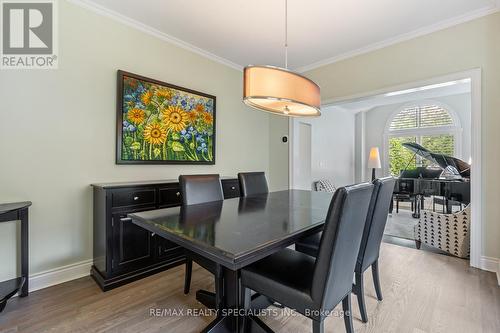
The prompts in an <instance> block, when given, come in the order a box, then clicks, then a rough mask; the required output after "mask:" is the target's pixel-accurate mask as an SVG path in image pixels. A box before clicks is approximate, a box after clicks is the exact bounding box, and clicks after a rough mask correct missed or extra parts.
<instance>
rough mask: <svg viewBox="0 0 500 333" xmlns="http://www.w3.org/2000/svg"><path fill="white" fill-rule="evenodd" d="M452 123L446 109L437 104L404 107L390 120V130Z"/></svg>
mask: <svg viewBox="0 0 500 333" xmlns="http://www.w3.org/2000/svg"><path fill="white" fill-rule="evenodd" d="M450 125H453V118H451V116H450V114H449V113H448V111H446V110H445V109H443V108H442V107H440V106H437V105H426V106H419V107H411V108H406V109H404V110H402V111H401V112H399V113H398V114H397V115H396V116H395V117H394V119H393V120H392V122H391V126H390V130H391V131H393V130H403V129H410V128H422V127H436V126H450Z"/></svg>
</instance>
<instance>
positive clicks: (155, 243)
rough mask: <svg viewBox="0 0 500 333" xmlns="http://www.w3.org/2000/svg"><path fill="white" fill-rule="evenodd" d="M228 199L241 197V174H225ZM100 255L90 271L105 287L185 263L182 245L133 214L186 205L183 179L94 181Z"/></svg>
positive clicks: (96, 252) (96, 245) (96, 247)
mask: <svg viewBox="0 0 500 333" xmlns="http://www.w3.org/2000/svg"><path fill="white" fill-rule="evenodd" d="M221 183H222V189H223V192H224V198H225V199H228V198H234V197H239V196H240V186H239V182H238V179H237V178H234V177H233V178H231V177H222V178H221ZM92 187H93V195H94V199H93V200H94V223H93V224H94V260H93V265H92V269H91V273H90V275H91V276H92V277H93V278H94V280H95V281H96V282H97V284H98V285H99V286H100V287H101V289H102V290H103V291H107V290H110V289H113V288H115V287H118V286H121V285H124V284H126V283H129V282H132V281H135V280H138V279H141V278H143V277H146V276H149V275H151V274H155V273H158V272H160V271H163V270H165V269H169V268H172V267H174V266H177V265H181V264H184V263H185V261H186V259H185V250H184V249H183V248H182V247H181V246H179V245H178V244H176V243H174V242H171V241H169V240H167V239H164V238H162V237H159V236H158V235H156V234H155V233H154V232H149V231H147V230H146V229H144V228H141V227H139V226H137V225H136V224H134V223H132V219H131V218H129V217H128V216H127V215H128V214H131V213H138V212H142V211H146V210H154V209H160V208H168V207H175V206H180V205H181V202H182V198H181V193H180V191H181V190H180V186H179V182H178V180H177V179H173V180H157V181H133V182H117V183H116V182H115V183H100V184H92Z"/></svg>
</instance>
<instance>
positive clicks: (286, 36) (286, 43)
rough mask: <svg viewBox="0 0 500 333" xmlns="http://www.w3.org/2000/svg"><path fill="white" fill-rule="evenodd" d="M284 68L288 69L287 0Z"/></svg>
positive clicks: (286, 3)
mask: <svg viewBox="0 0 500 333" xmlns="http://www.w3.org/2000/svg"><path fill="white" fill-rule="evenodd" d="M285 68H287V69H288V0H285Z"/></svg>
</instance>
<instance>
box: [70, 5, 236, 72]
mask: <svg viewBox="0 0 500 333" xmlns="http://www.w3.org/2000/svg"><path fill="white" fill-rule="evenodd" d="M66 1H68V2H70V3H73V4H75V5H77V6H80V7H83V8H86V9H89V10H91V11H93V12H95V13H97V14H100V15H102V16H106V17H109V18H111V19H113V20H115V21H118V22H120V23H122V24H125V25H128V26H129V27H132V28H135V29H137V30H140V31H142V32H144V33H146V34H149V35H151V36H154V37H156V38H159V39H161V40H163V41H165V42H168V43H170V44H173V45H175V46H178V47H180V48H183V49H185V50H188V51H191V52H193V53H196V54H198V55H200V56H202V57H205V58H207V59H210V60H212V61H215V62H217V63H220V64H222V65H226V66H228V67H231V68H233V69H236V70H238V71H242V70H243V66H241V65H239V64H237V63H235V62H232V61H230V60H227V59H225V58H222V57H219V56H218V55H215V54H213V53H211V52H208V51H205V50H203V49H201V48H199V47H197V46H194V45H192V44H190V43H187V42H184V41H182V40H180V39H178V38H176V37H173V36H170V35H168V34H166V33H164V32H161V31H159V30H157V29H155V28H153V27H151V26H149V25H146V24H144V23H141V22H139V21H136V20H134V19H131V18H130V17H127V16H125V15H122V14H120V13H117V12H115V11H113V10H110V9H108V8H106V7H103V6H101V5H98V4H96V3H95V2H93V1H90V0H66Z"/></svg>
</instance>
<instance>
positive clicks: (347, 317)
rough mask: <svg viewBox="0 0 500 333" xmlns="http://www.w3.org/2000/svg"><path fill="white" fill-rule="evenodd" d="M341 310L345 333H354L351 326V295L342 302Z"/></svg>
mask: <svg viewBox="0 0 500 333" xmlns="http://www.w3.org/2000/svg"><path fill="white" fill-rule="evenodd" d="M342 310H344V324H345V330H346V332H347V333H354V326H353V324H352V306H351V293H349V294H347V296H346V297H345V298H344V299H343V300H342Z"/></svg>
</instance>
